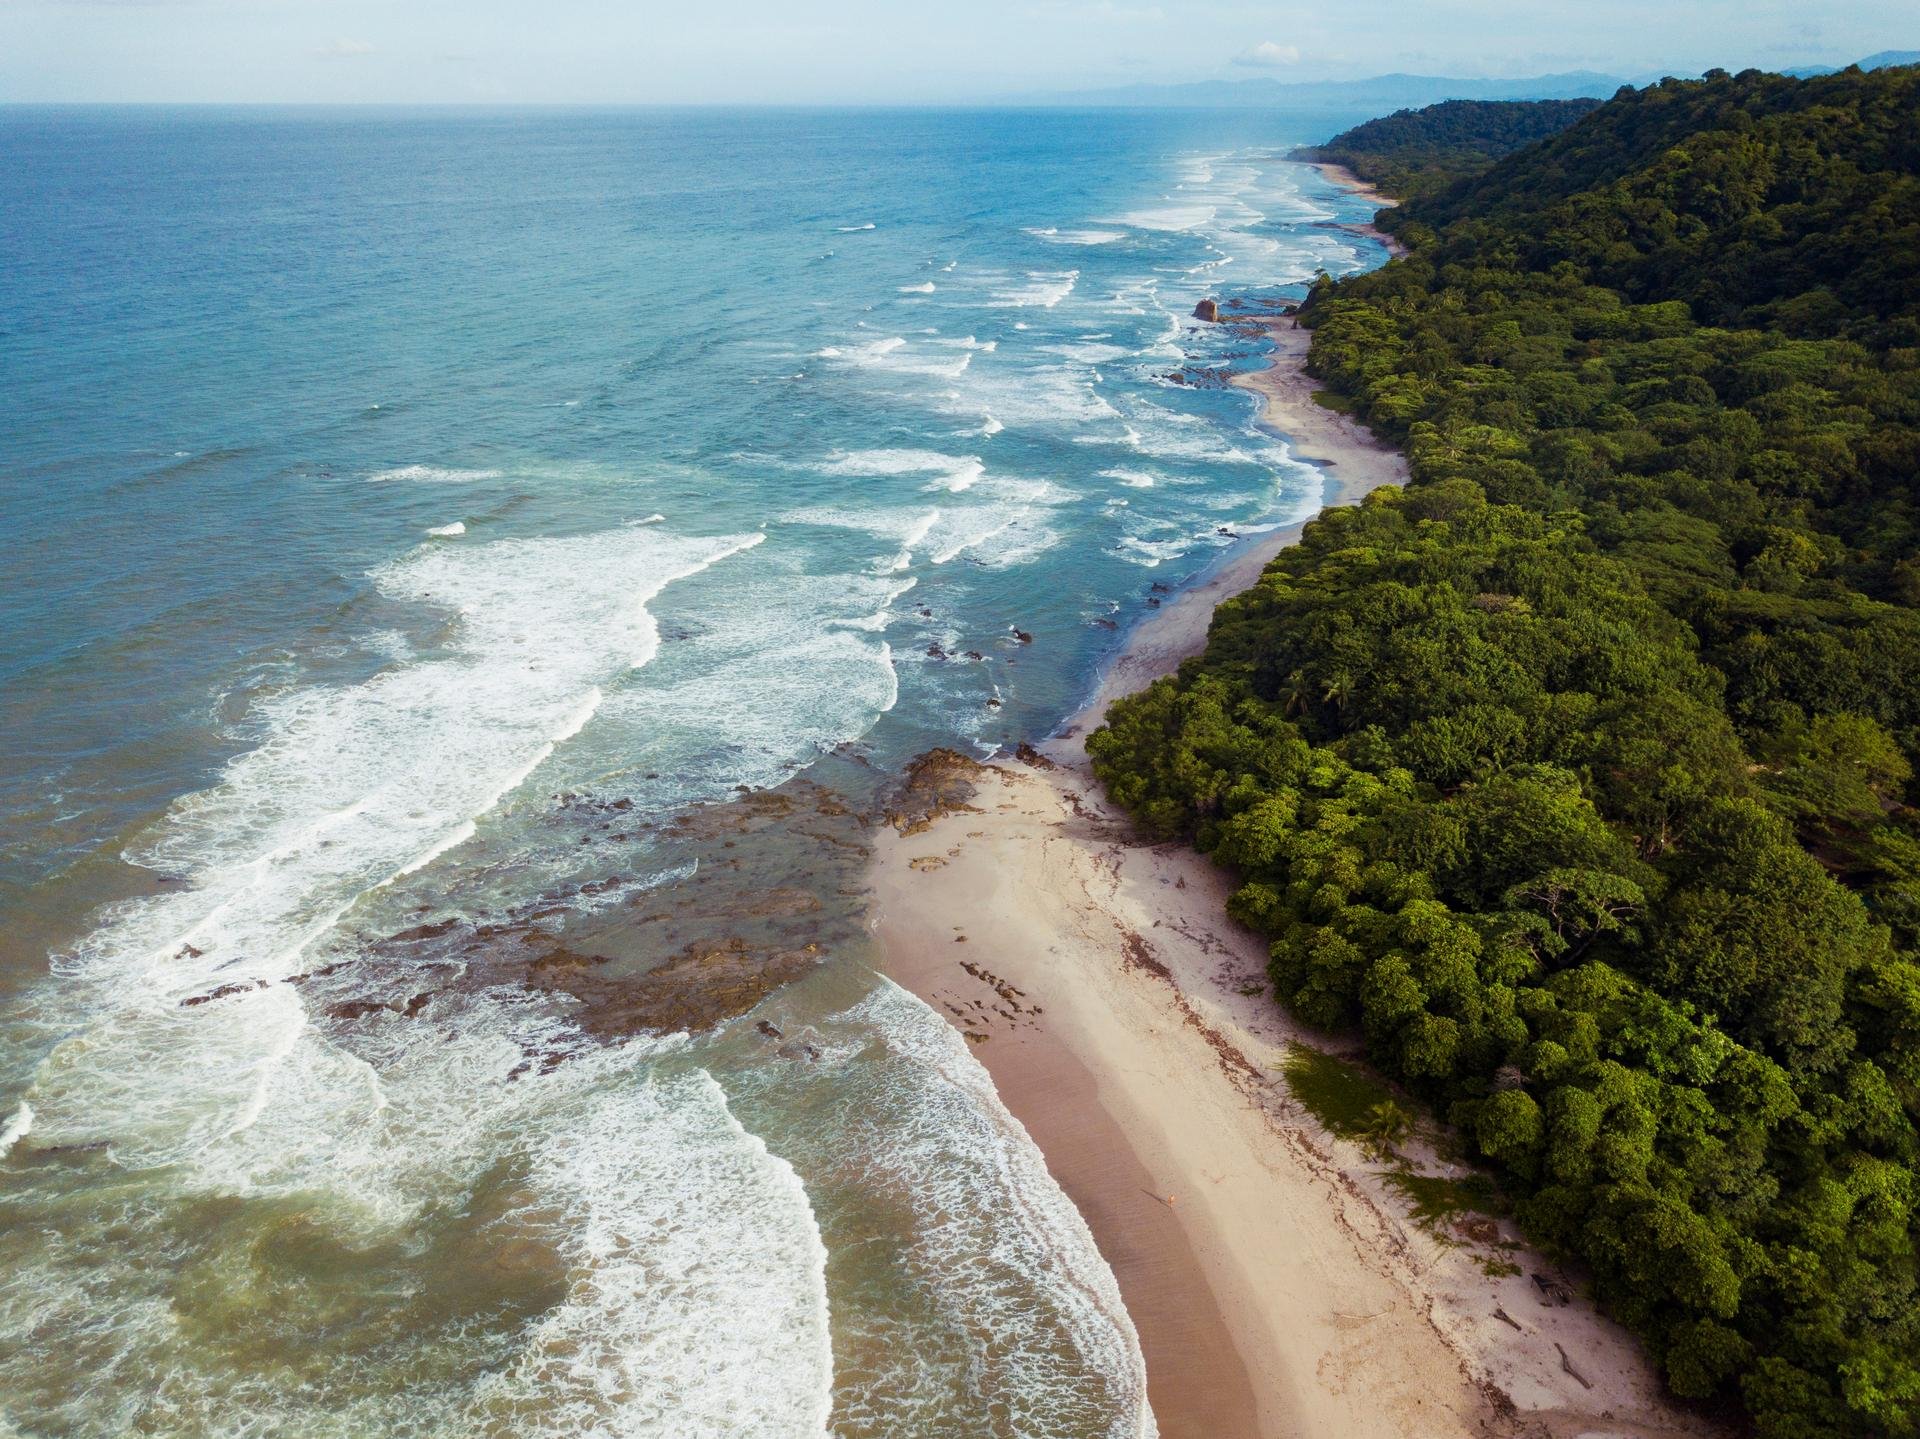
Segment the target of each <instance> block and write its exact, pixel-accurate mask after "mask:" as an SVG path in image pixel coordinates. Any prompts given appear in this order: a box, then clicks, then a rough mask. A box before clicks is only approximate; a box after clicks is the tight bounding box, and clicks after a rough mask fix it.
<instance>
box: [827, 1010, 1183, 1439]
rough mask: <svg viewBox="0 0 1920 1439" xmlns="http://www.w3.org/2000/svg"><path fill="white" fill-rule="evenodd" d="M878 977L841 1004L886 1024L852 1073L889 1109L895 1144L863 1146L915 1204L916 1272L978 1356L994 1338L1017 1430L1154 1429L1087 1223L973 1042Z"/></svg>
mask: <svg viewBox="0 0 1920 1439" xmlns="http://www.w3.org/2000/svg"><path fill="white" fill-rule="evenodd" d="M878 983H879V987H878V989H877V990H876V991H875V992H874V993H873V994H872V995H871V996H870V997H869V998H868V999H866V1000H864V1001H862V1002H861V1003H860V1004H859V1005H857V1006H855V1007H854V1008H853V1009H852V1010H850V1011H848V1012H847V1013H846V1014H845V1015H844V1016H843V1018H844V1019H845V1020H847V1021H850V1022H853V1023H856V1024H859V1025H861V1026H863V1027H871V1028H872V1029H873V1030H874V1031H876V1032H877V1033H878V1034H880V1035H881V1036H883V1037H884V1045H885V1052H884V1054H880V1055H875V1054H872V1053H870V1052H869V1053H867V1054H865V1055H863V1057H862V1059H861V1078H860V1079H859V1080H858V1081H856V1082H858V1083H860V1084H862V1086H863V1089H862V1094H863V1097H868V1103H869V1104H871V1106H872V1107H873V1108H874V1109H875V1110H876V1111H880V1112H884V1113H885V1114H886V1115H887V1117H888V1119H889V1121H890V1122H889V1123H887V1124H886V1125H885V1127H884V1128H883V1129H881V1130H880V1131H879V1134H880V1135H881V1136H884V1148H879V1149H876V1150H875V1151H874V1152H872V1153H870V1154H866V1155H863V1156H862V1157H863V1159H864V1161H865V1165H866V1167H867V1170H868V1173H869V1182H871V1183H874V1184H885V1185H887V1186H889V1187H890V1189H891V1190H892V1192H893V1193H894V1194H895V1195H896V1196H897V1199H898V1201H899V1202H901V1203H904V1204H908V1205H911V1206H912V1208H913V1210H914V1211H915V1213H916V1214H917V1215H918V1216H919V1223H918V1224H917V1226H916V1230H915V1241H914V1243H915V1249H914V1252H913V1253H912V1255H911V1256H910V1273H911V1274H912V1275H913V1276H914V1277H915V1279H916V1281H917V1282H919V1283H922V1284H924V1285H926V1286H928V1287H929V1289H930V1290H933V1291H934V1292H937V1294H938V1296H939V1302H940V1308H941V1311H942V1312H943V1313H944V1314H946V1315H948V1316H950V1322H953V1323H955V1324H957V1325H959V1326H961V1328H962V1330H963V1332H965V1333H966V1334H967V1335H968V1336H969V1337H970V1338H971V1340H972V1342H973V1343H974V1344H975V1345H977V1346H979V1353H980V1354H981V1360H980V1361H977V1362H986V1361H985V1355H986V1353H987V1352H988V1351H989V1347H990V1352H991V1354H992V1356H993V1357H992V1359H991V1361H990V1362H991V1365H992V1371H993V1373H994V1384H993V1392H994V1403H995V1405H996V1407H1004V1412H1005V1423H1006V1430H1007V1432H1008V1433H1012V1434H1032V1435H1043V1434H1065V1433H1084V1432H1102V1430H1103V1432H1104V1434H1105V1435H1106V1436H1107V1439H1153V1436H1154V1435H1156V1434H1157V1432H1158V1430H1157V1426H1156V1425H1155V1423H1154V1418H1153V1411H1152V1410H1151V1408H1150V1407H1149V1406H1148V1402H1147V1391H1146V1366H1145V1362H1144V1360H1143V1358H1142V1356H1141V1353H1140V1341H1139V1336H1138V1334H1137V1333H1136V1331H1135V1330H1134V1327H1133V1321H1132V1319H1131V1318H1130V1317H1129V1316H1128V1314H1127V1311H1126V1306H1125V1304H1124V1302H1123V1301H1122V1299H1121V1297H1120V1287H1119V1285H1118V1283H1117V1282H1116V1281H1115V1279H1114V1277H1113V1271H1112V1269H1110V1268H1109V1267H1108V1265H1107V1262H1106V1261H1105V1259H1103V1258H1102V1257H1101V1255H1100V1251H1099V1249H1098V1248H1097V1247H1096V1245H1095V1243H1094V1240H1093V1235H1092V1233H1091V1231H1090V1230H1089V1229H1088V1228H1087V1224H1086V1221H1085V1220H1084V1219H1083V1218H1082V1217H1081V1215H1080V1213H1079V1211H1078V1210H1076V1209H1075V1208H1074V1207H1073V1204H1072V1203H1071V1202H1070V1201H1069V1200H1068V1199H1067V1197H1066V1195H1065V1194H1063V1193H1062V1192H1061V1190H1060V1187H1059V1185H1058V1184H1057V1183H1056V1182H1055V1181H1054V1179H1053V1176H1052V1175H1050V1174H1049V1173H1048V1172H1047V1166H1046V1160H1045V1159H1044V1157H1043V1156H1042V1155H1041V1153H1040V1150H1039V1149H1038V1147H1037V1146H1036V1145H1035V1144H1034V1143H1033V1140H1032V1138H1031V1137H1030V1136H1029V1135H1028V1134H1027V1132H1026V1129H1025V1128H1024V1127H1023V1126H1022V1125H1021V1124H1020V1121H1019V1120H1017V1119H1015V1118H1014V1117H1013V1115H1011V1114H1009V1113H1008V1112H1007V1109H1006V1106H1005V1105H1004V1104H1002V1103H1001V1101H1000V1097H999V1095H998V1094H997V1093H996V1092H995V1090H994V1087H993V1081H992V1079H991V1078H990V1077H989V1076H988V1074H987V1072H986V1070H985V1069H983V1068H982V1067H981V1065H980V1063H979V1061H978V1060H976V1059H975V1058H974V1057H973V1056H972V1054H970V1053H969V1052H968V1049H967V1044H966V1041H965V1040H963V1039H962V1038H961V1037H960V1036H959V1034H957V1033H956V1032H955V1031H954V1030H953V1029H952V1028H951V1027H950V1026H949V1025H948V1024H947V1023H946V1022H945V1021H944V1020H942V1019H941V1018H940V1017H939V1016H938V1015H936V1014H934V1013H933V1011H932V1010H930V1009H928V1008H927V1006H926V1005H924V1004H922V1003H920V1002H919V1001H918V1000H916V999H915V998H913V996H911V995H909V994H907V993H906V992H905V991H904V990H901V989H900V988H899V987H898V986H896V985H893V984H891V983H889V982H888V981H886V980H884V979H883V980H880V981H879V982H878ZM1094 1426H1101V1427H1100V1428H1099V1429H1096V1428H1095V1427H1094Z"/></svg>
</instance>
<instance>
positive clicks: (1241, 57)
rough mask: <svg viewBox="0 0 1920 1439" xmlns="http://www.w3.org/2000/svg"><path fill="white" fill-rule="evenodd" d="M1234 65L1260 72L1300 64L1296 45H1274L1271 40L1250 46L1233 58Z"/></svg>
mask: <svg viewBox="0 0 1920 1439" xmlns="http://www.w3.org/2000/svg"><path fill="white" fill-rule="evenodd" d="M1233 63H1234V64H1236V65H1252V66H1254V67H1256V68H1258V69H1262V70H1277V69H1279V68H1280V67H1281V66H1282V65H1298V64H1299V63H1300V47H1299V46H1298V45H1276V44H1274V43H1273V41H1271V40H1262V41H1261V42H1260V43H1259V44H1258V45H1254V46H1250V47H1249V48H1247V49H1245V50H1242V51H1241V52H1240V53H1239V54H1238V55H1235V56H1234V57H1233Z"/></svg>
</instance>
